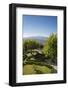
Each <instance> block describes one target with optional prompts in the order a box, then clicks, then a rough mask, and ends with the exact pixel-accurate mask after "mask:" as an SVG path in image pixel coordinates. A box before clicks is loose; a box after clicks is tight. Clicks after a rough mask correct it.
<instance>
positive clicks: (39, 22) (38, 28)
mask: <svg viewBox="0 0 68 90" xmlns="http://www.w3.org/2000/svg"><path fill="white" fill-rule="evenodd" d="M22 21H23V22H24V24H23V29H22V30H23V31H22V32H23V35H24V37H31V36H43V37H49V35H50V34H51V33H56V32H57V16H33V15H24V16H23V20H22Z"/></svg>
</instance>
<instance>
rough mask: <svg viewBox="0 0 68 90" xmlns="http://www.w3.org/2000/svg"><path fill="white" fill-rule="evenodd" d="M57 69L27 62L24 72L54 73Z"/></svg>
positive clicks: (26, 73)
mask: <svg viewBox="0 0 68 90" xmlns="http://www.w3.org/2000/svg"><path fill="white" fill-rule="evenodd" d="M54 72H55V70H54V69H53V68H49V67H47V66H41V65H35V64H26V65H24V69H23V74H24V75H30V74H48V73H54Z"/></svg>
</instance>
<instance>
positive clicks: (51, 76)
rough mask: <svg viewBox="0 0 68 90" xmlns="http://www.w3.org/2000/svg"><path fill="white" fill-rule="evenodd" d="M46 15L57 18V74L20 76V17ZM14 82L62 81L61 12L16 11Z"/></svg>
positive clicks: (40, 10) (21, 23) (27, 9)
mask: <svg viewBox="0 0 68 90" xmlns="http://www.w3.org/2000/svg"><path fill="white" fill-rule="evenodd" d="M23 14H28V15H48V16H57V33H58V34H57V37H58V43H57V44H58V57H57V60H58V73H57V74H42V75H41V74H40V75H22V53H23V52H22V51H23V50H22V31H23V30H22V25H23V22H22V20H23V19H22V15H23ZM16 15H17V16H16V21H17V22H16V23H17V24H16V26H17V27H16V36H17V37H16V39H17V40H16V45H17V46H16V82H17V83H23V82H34V81H35V82H36V81H54V80H63V24H64V23H63V10H49V9H45V10H44V9H30V8H17V9H16Z"/></svg>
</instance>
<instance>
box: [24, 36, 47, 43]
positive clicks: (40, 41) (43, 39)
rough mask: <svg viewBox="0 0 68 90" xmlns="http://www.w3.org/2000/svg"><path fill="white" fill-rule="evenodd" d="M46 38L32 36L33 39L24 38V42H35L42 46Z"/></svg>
mask: <svg viewBox="0 0 68 90" xmlns="http://www.w3.org/2000/svg"><path fill="white" fill-rule="evenodd" d="M47 39H48V37H41V36H33V37H24V40H36V41H38V42H39V43H40V44H44V43H45V42H46V40H47Z"/></svg>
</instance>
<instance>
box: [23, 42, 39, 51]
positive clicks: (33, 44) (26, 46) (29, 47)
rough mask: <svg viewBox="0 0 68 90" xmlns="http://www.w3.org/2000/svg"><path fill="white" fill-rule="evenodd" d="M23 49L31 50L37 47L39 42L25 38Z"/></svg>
mask: <svg viewBox="0 0 68 90" xmlns="http://www.w3.org/2000/svg"><path fill="white" fill-rule="evenodd" d="M23 47H24V50H26V51H27V50H32V49H37V48H39V43H38V42H37V41H35V40H25V41H24V44H23Z"/></svg>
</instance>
